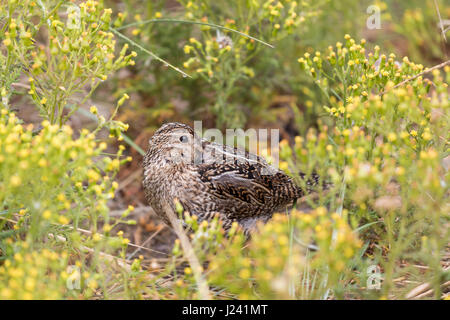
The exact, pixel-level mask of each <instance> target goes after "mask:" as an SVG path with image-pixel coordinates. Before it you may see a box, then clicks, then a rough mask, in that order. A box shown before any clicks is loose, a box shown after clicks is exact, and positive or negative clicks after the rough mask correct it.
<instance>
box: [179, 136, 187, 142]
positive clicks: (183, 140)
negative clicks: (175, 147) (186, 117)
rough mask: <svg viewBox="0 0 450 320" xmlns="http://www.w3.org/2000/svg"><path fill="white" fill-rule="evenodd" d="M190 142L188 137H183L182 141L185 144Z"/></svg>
mask: <svg viewBox="0 0 450 320" xmlns="http://www.w3.org/2000/svg"><path fill="white" fill-rule="evenodd" d="M188 140H189V139H188V137H187V136H181V137H180V141H181V142H183V143H185V142H188Z"/></svg>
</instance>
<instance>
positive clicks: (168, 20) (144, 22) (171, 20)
mask: <svg viewBox="0 0 450 320" xmlns="http://www.w3.org/2000/svg"><path fill="white" fill-rule="evenodd" d="M155 22H175V23H186V24H197V25H201V26H208V27H211V28H216V29H221V30H227V31H230V32H233V33H237V34H239V35H240V36H242V37H245V38H249V39H252V40H254V41H256V42H259V43H261V44H263V45H265V46H268V47H269V48H274V46H273V45H271V44H269V43H267V42H265V41H262V40H260V39H258V38H255V37H252V36H250V35H248V34H245V33H243V32H240V31H237V30H235V29H231V28H227V27H224V26H220V25H218V24H214V23H207V22H199V21H189V20H180V19H149V20H144V21H138V22H133V23H130V24H127V25H124V26H122V27H119V28H116V30H122V29H126V28H129V27H134V26H139V25H143V24H147V23H155Z"/></svg>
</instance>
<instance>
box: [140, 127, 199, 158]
mask: <svg viewBox="0 0 450 320" xmlns="http://www.w3.org/2000/svg"><path fill="white" fill-rule="evenodd" d="M198 144H199V145H198ZM199 146H200V147H201V142H200V139H199V138H198V136H197V135H196V134H195V132H194V130H193V129H192V128H191V127H190V126H188V125H185V124H182V123H178V122H171V123H166V124H163V125H162V126H161V127H160V128H159V129H158V130H157V131H156V132H155V134H154V135H153V136H152V137H151V139H150V141H149V148H148V152H147V155H146V157H145V158H146V159H145V161H146V162H147V161H158V162H160V163H162V164H168V165H174V164H182V163H184V164H189V163H194V160H195V154H196V152H195V150H197V149H198V148H199Z"/></svg>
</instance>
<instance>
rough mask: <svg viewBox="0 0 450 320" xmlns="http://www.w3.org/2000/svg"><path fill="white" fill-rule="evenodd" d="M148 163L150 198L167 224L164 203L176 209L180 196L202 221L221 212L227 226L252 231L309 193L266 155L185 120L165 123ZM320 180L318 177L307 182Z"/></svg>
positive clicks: (146, 178) (146, 181)
mask: <svg viewBox="0 0 450 320" xmlns="http://www.w3.org/2000/svg"><path fill="white" fill-rule="evenodd" d="M143 165H144V180H143V186H144V190H145V195H146V199H147V201H148V202H149V204H150V205H151V206H152V207H153V209H154V210H155V212H156V213H157V214H158V215H159V216H160V217H162V218H163V219H164V220H165V221H166V223H168V224H169V222H168V219H167V217H166V214H165V212H164V209H163V208H164V203H166V204H169V205H170V206H172V208H174V200H175V199H178V200H179V201H180V203H181V204H182V205H183V208H184V209H185V210H187V211H188V212H189V213H190V214H192V215H197V216H198V219H199V220H200V221H202V220H211V219H212V218H213V217H214V215H216V214H219V216H220V219H221V220H222V222H223V226H224V228H225V229H228V228H230V226H231V224H232V223H233V222H234V221H236V222H238V223H239V224H240V225H241V226H242V227H243V228H244V230H245V231H246V233H249V232H251V230H252V229H253V228H254V227H255V224H256V222H257V221H262V222H267V220H269V219H270V218H271V217H272V214H273V213H274V212H276V211H278V210H284V209H285V208H286V206H288V205H290V204H292V203H293V201H294V200H296V199H298V198H300V197H302V196H304V195H305V192H304V190H302V189H301V188H300V187H298V186H297V185H296V184H295V183H294V181H293V180H292V179H291V178H290V177H289V176H288V175H286V174H285V173H284V172H282V171H279V170H277V169H275V168H274V167H272V166H270V165H269V164H268V163H267V162H266V161H265V160H264V159H263V158H261V157H259V156H257V155H254V154H251V153H248V152H246V151H244V150H241V149H237V148H233V147H229V146H226V145H221V144H217V143H211V142H208V141H206V140H203V139H200V138H199V137H198V136H197V135H196V134H195V133H194V131H193V130H192V128H191V127H189V126H187V125H184V124H181V123H167V124H164V125H163V126H162V127H161V128H160V129H158V130H157V131H156V132H155V134H154V135H153V137H152V138H151V139H150V141H149V148H148V151H147V154H146V155H145V158H144V164H143ZM317 181H318V178H317V177H316V176H314V178H313V179H312V180H309V181H308V182H307V185H308V186H311V185H312V184H316V183H317ZM308 192H310V190H307V192H306V193H308Z"/></svg>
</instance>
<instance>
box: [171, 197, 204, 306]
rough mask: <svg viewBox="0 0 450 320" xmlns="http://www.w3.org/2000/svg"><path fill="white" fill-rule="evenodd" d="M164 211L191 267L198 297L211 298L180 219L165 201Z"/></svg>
mask: <svg viewBox="0 0 450 320" xmlns="http://www.w3.org/2000/svg"><path fill="white" fill-rule="evenodd" d="M164 211H165V213H166V215H167V217H168V218H169V221H170V224H171V225H172V227H173V229H174V231H175V233H176V234H177V236H178V238H179V239H180V243H181V247H182V248H183V254H184V256H185V258H186V260H187V261H188V262H189V264H190V265H191V267H192V271H193V273H194V277H195V281H196V282H197V286H198V293H199V297H200V299H202V300H211V295H210V293H209V287H208V284H207V283H206V280H205V278H204V277H203V275H202V267H201V265H200V262H199V261H198V259H197V256H196V255H195V252H194V248H192V245H191V242H190V241H189V238H188V236H187V235H186V233H185V232H184V230H183V227H182V225H181V223H180V221H179V220H178V218H177V216H176V215H175V212H173V210H172V208H171V207H170V206H169V205H167V203H166V204H164Z"/></svg>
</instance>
